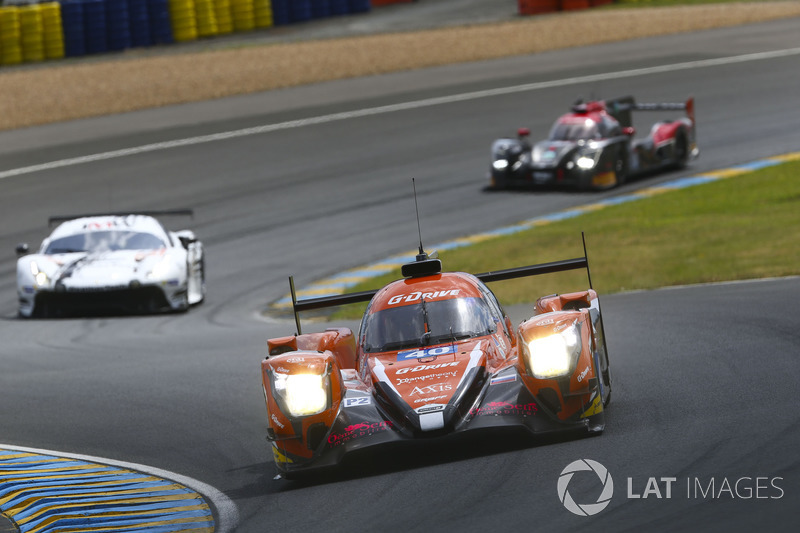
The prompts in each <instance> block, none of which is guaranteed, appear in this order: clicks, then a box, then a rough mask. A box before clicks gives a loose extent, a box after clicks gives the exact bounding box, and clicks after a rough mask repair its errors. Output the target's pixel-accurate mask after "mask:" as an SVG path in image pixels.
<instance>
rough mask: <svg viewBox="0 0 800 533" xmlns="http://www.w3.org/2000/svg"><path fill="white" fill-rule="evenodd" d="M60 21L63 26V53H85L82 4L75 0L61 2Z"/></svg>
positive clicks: (68, 55)
mask: <svg viewBox="0 0 800 533" xmlns="http://www.w3.org/2000/svg"><path fill="white" fill-rule="evenodd" d="M61 23H62V25H63V28H64V55H66V56H67V57H77V56H82V55H86V39H85V35H84V33H85V32H84V27H83V4H82V3H81V2H78V1H76V0H68V1H66V2H62V3H61Z"/></svg>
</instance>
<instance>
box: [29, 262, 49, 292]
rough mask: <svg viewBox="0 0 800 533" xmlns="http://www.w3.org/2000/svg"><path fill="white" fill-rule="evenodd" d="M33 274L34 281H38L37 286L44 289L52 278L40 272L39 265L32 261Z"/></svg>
mask: <svg viewBox="0 0 800 533" xmlns="http://www.w3.org/2000/svg"><path fill="white" fill-rule="evenodd" d="M30 268H31V274H32V275H33V279H34V281H36V285H37V286H39V287H44V286H45V285H47V284H48V283H49V282H50V278H48V277H47V274H45V273H44V272H42V271H41V270H39V265H37V264H36V261H31V266H30Z"/></svg>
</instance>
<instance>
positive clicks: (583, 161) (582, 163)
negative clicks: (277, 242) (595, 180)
mask: <svg viewBox="0 0 800 533" xmlns="http://www.w3.org/2000/svg"><path fill="white" fill-rule="evenodd" d="M599 160H600V150H592V149H590V150H584V151H583V152H581V153H580V155H579V156H578V158H577V159H576V160H575V164H576V165H578V168H582V169H583V170H591V169H593V168H594V167H595V165H596V164H597V162H598V161H599Z"/></svg>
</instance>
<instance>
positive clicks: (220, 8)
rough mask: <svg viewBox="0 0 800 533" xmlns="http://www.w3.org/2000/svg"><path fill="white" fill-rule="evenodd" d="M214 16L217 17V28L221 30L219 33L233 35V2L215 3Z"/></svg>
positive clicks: (222, 0)
mask: <svg viewBox="0 0 800 533" xmlns="http://www.w3.org/2000/svg"><path fill="white" fill-rule="evenodd" d="M214 14H215V15H216V16H217V28H218V29H219V33H220V34H224V33H233V17H232V16H231V0H216V1H215V2H214Z"/></svg>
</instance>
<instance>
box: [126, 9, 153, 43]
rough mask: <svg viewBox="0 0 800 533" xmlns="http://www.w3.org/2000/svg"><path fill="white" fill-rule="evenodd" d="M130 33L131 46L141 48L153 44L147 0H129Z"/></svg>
mask: <svg viewBox="0 0 800 533" xmlns="http://www.w3.org/2000/svg"><path fill="white" fill-rule="evenodd" d="M127 2H128V21H129V24H130V26H129V32H130V35H131V46H132V47H133V48H139V47H142V46H150V45H151V44H153V38H152V36H151V34H150V16H149V14H148V12H147V0H127Z"/></svg>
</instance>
